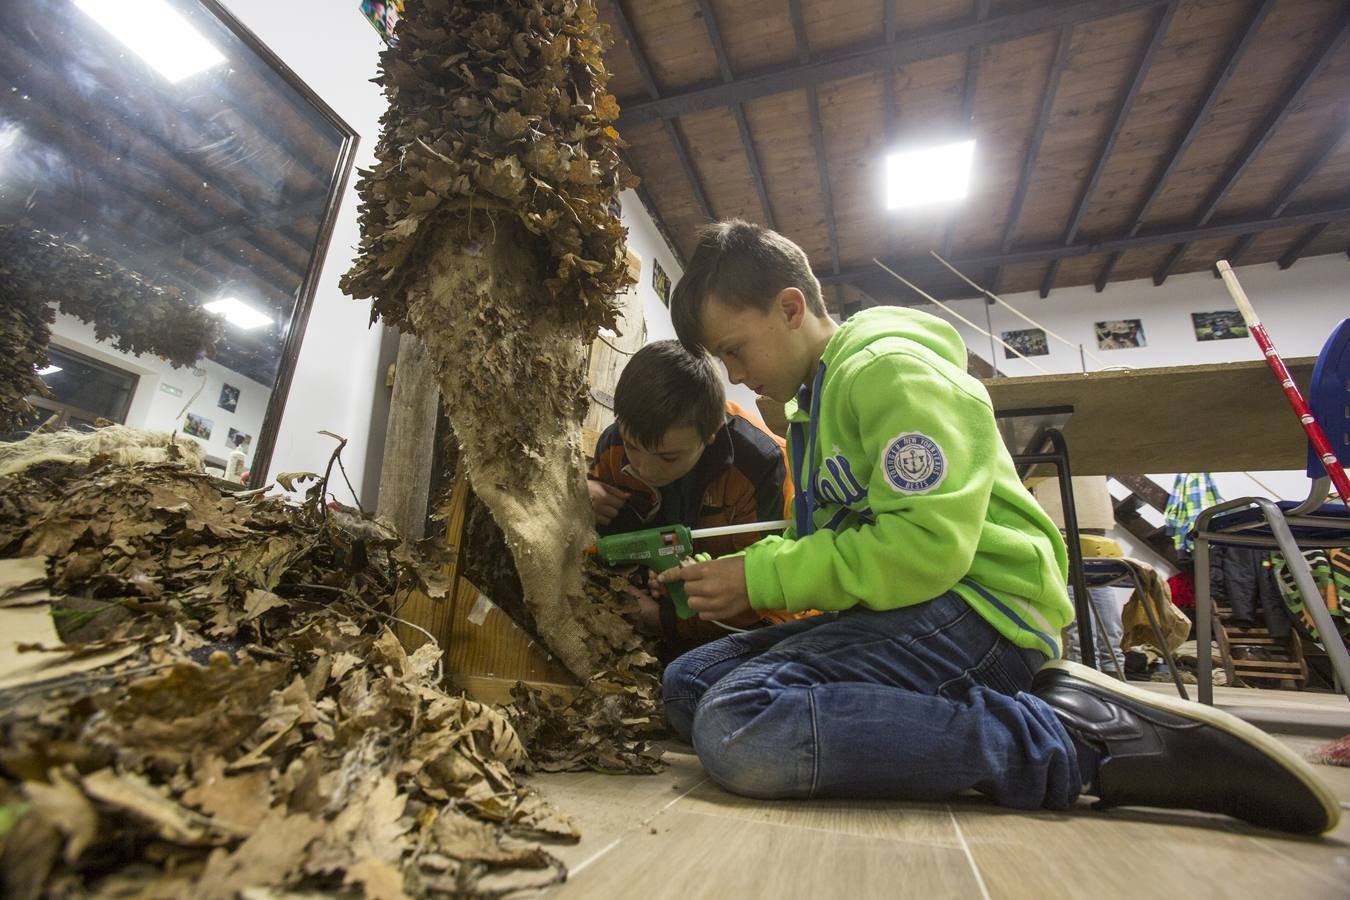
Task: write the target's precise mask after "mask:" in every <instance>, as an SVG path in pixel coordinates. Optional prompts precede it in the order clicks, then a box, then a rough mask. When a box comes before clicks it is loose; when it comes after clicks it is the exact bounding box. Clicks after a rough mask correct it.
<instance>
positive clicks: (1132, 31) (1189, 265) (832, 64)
mask: <svg viewBox="0 0 1350 900" xmlns="http://www.w3.org/2000/svg"><path fill="white" fill-rule="evenodd" d="M600 9H601V15H602V18H604V19H605V20H606V21H608V22H609V23H610V24H611V25H612V26H613V28H614V33H615V46H614V48H613V49H612V50H611V51H610V53H609V57H608V62H609V67H610V70H611V72H612V74H613V78H612V80H611V82H610V90H611V91H612V92H613V93H615V94H616V95H617V96H618V97H619V100H620V104H621V105H622V107H623V113H622V116H621V118H620V119H619V122H618V127H619V131H620V133H621V134H622V136H623V138H624V139H625V140H626V141H627V142H628V144H629V145H630V148H629V150H628V154H629V158H630V162H631V163H632V166H633V168H634V170H635V171H636V172H637V174H638V175H640V176H641V177H642V179H643V185H642V188H641V189H640V190H641V192H642V194H643V199H644V201H645V202H646V203H647V205H648V207H649V208H650V209H651V211H652V212H653V213H654V215H655V216H656V217H657V219H658V223H659V224H660V225H661V227H662V228H663V229H664V230H665V231H666V233H667V236H668V238H669V239H670V240H671V241H672V243H673V244H674V246H675V248H676V251H677V252H678V253H680V254H681V255H683V256H685V257H686V258H687V256H688V254H689V253H690V252H691V250H692V247H693V242H694V239H695V237H694V236H695V231H696V229H697V228H698V226H699V225H701V224H703V223H705V222H708V221H713V220H716V219H722V218H728V217H732V216H738V217H742V218H745V219H749V220H751V221H756V222H761V223H764V224H766V225H769V226H772V227H774V228H776V229H777V230H778V231H781V232H783V233H784V234H786V235H787V236H788V237H790V238H792V239H793V240H794V241H796V242H797V243H798V244H800V245H801V246H802V247H803V249H805V250H806V252H807V254H808V255H809V256H810V258H811V260H812V263H813V265H814V267H815V269H816V272H817V274H818V275H819V276H820V278H821V281H822V282H823V283H825V284H826V285H832V286H834V287H833V290H829V289H827V291H826V296H827V300H830V301H832V303H833V304H835V305H836V310H837V311H840V312H843V313H845V314H846V313H847V312H851V311H852V310H854V309H856V308H858V307H859V305H871V304H872V303H897V302H899V303H909V302H914V301H915V300H917V299H918V298H917V297H915V296H914V295H913V294H912V293H910V292H909V291H908V290H907V289H905V288H904V287H902V286H899V285H898V283H897V282H895V281H894V279H893V278H891V277H890V276H888V275H886V274H885V273H884V272H882V271H881V270H880V269H879V268H878V267H877V266H876V265H875V264H874V263H873V262H872V261H871V260H872V258H873V257H876V258H878V259H881V260H883V261H886V262H887V263H888V264H890V265H893V266H894V267H896V268H897V270H898V271H900V272H901V273H902V274H905V275H906V276H908V277H911V278H912V279H913V280H915V281H917V282H918V283H919V284H920V285H921V286H923V287H924V288H925V289H927V290H930V291H932V292H933V293H935V294H937V295H939V296H943V297H957V296H971V295H972V292H971V291H970V290H969V288H965V286H964V285H962V284H961V283H960V282H958V281H957V280H956V279H955V278H954V277H953V276H950V275H949V274H947V273H946V272H945V271H944V270H942V269H941V268H940V267H939V266H938V265H937V263H936V262H935V261H934V260H933V259H932V258H931V257H930V256H929V255H928V253H929V251H930V250H936V251H938V252H940V253H943V255H945V256H946V257H947V258H948V259H950V260H952V261H953V262H954V263H955V264H956V265H957V266H958V267H959V268H961V269H962V270H963V271H964V272H966V273H967V274H968V275H970V276H971V277H973V278H975V279H977V280H981V281H982V283H983V284H985V285H986V286H988V287H991V288H992V289H993V290H995V291H999V292H1004V293H1012V292H1017V291H1030V290H1038V291H1040V293H1041V295H1042V296H1045V295H1046V294H1048V292H1049V291H1050V290H1052V289H1053V288H1056V287H1065V286H1069V285H1083V284H1095V285H1096V287H1097V289H1098V290H1101V289H1103V287H1104V286H1105V285H1106V284H1107V283H1108V282H1112V281H1124V280H1129V279H1138V278H1148V277H1151V278H1152V279H1153V281H1154V283H1155V284H1162V283H1163V281H1164V280H1165V279H1166V278H1167V277H1168V276H1169V275H1174V274H1178V273H1182V272H1190V271H1196V270H1201V269H1208V268H1211V267H1212V265H1213V263H1214V261H1215V260H1216V259H1219V258H1224V257H1226V258H1228V259H1230V260H1232V261H1234V263H1235V264H1252V263H1261V262H1269V261H1278V262H1279V264H1280V266H1281V267H1288V266H1290V265H1293V264H1294V263H1295V262H1296V261H1297V260H1298V259H1299V258H1300V257H1302V256H1310V255H1316V254H1323V253H1333V252H1336V253H1339V252H1342V251H1345V250H1346V248H1347V247H1350V140H1346V139H1345V138H1346V137H1347V132H1350V118H1347V113H1348V112H1350V42H1348V41H1347V40H1346V37H1347V36H1348V35H1350V4H1347V3H1345V2H1337V0H1172V2H1165V0H1053V2H1039V3H1029V2H1025V0H1022V2H1014V0H992V2H990V0H830V2H826V0H602V2H601V3H600ZM967 137H973V138H974V139H975V140H976V159H975V167H974V173H973V176H972V179H973V180H972V187H971V192H970V195H969V196H968V197H967V198H966V199H965V200H963V201H959V202H957V203H953V204H946V205H940V206H932V207H926V208H918V209H915V210H910V211H903V212H888V211H887V210H885V209H884V208H883V199H882V165H883V162H882V161H883V158H884V155H885V153H886V152H887V151H888V150H889V149H891V148H901V149H903V148H906V147H910V146H924V145H929V144H933V143H938V142H941V141H944V140H948V139H964V138H967Z"/></svg>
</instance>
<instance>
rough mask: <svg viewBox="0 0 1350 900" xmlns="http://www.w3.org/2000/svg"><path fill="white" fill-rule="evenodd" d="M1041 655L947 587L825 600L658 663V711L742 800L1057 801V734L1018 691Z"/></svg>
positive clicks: (1070, 750)
mask: <svg viewBox="0 0 1350 900" xmlns="http://www.w3.org/2000/svg"><path fill="white" fill-rule="evenodd" d="M1044 661H1045V656H1044V654H1042V653H1038V652H1036V651H1034V650H1023V649H1021V648H1019V647H1017V646H1016V645H1014V644H1013V643H1012V642H1010V641H1008V640H1007V639H1005V638H1004V637H1003V636H1002V635H1000V634H999V633H998V632H997V631H995V630H994V628H993V626H991V625H989V623H987V622H986V621H985V620H984V619H983V618H981V617H980V615H979V613H977V612H975V610H973V609H971V608H970V607H969V606H968V605H967V604H966V602H965V601H964V600H962V599H961V598H960V597H959V596H957V595H955V594H944V595H943V596H941V597H938V598H936V599H934V600H930V601H928V602H926V603H920V604H918V605H916V606H908V607H904V608H902V609H895V610H888V611H884V612H876V611H873V610H868V609H862V608H858V609H853V610H848V611H846V612H842V613H826V614H824V615H820V616H815V617H812V618H808V619H801V620H798V621H795V622H789V623H786V624H783V625H775V626H771V627H769V628H762V629H758V630H755V631H749V632H745V633H743V634H734V635H731V636H729V637H725V638H722V639H720V640H717V641H713V642H712V643H710V644H705V645H703V646H702V647H698V648H696V649H694V650H692V651H690V652H689V653H686V654H684V655H683V656H681V657H679V658H678V659H676V660H675V661H674V662H673V663H671V664H670V666H668V667H667V669H666V674H665V685H664V696H665V707H666V718H667V720H668V721H669V723H670V726H671V728H672V729H674V731H675V732H676V733H677V734H678V735H679V736H680V737H682V738H684V739H685V740H688V741H691V742H692V743H693V745H694V749H695V750H696V751H697V752H698V756H699V760H700V761H701V762H702V763H703V767H704V769H706V770H707V772H708V775H709V776H711V777H712V779H713V780H714V781H716V782H717V783H718V784H720V785H721V786H722V787H724V788H726V789H727V790H729V791H732V792H733V793H737V794H743V795H745V796H748V797H763V798H789V797H793V798H795V797H862V798H892V799H904V800H936V799H941V798H946V797H950V796H952V795H954V794H957V793H960V792H961V791H964V790H967V789H974V790H976V791H979V792H980V793H981V794H984V795H986V796H988V797H990V798H991V799H993V800H994V801H996V802H998V803H1001V804H1003V805H1005V806H1011V807H1016V808H1020V809H1036V808H1040V807H1048V808H1050V809H1064V808H1066V807H1067V806H1069V804H1071V803H1072V802H1073V801H1074V799H1075V798H1076V797H1077V796H1078V792H1079V790H1080V788H1081V786H1082V782H1081V781H1080V776H1079V768H1078V757H1077V754H1076V752H1075V750H1074V745H1073V743H1072V741H1071V740H1070V739H1069V735H1068V733H1067V732H1066V731H1065V730H1064V727H1063V726H1062V725H1061V724H1060V722H1059V719H1058V718H1057V717H1056V715H1055V713H1054V712H1053V711H1052V710H1051V709H1050V707H1049V706H1047V705H1046V704H1045V703H1044V702H1042V701H1041V700H1039V699H1038V698H1036V697H1034V696H1032V695H1031V694H1029V693H1025V691H1026V690H1027V689H1028V688H1029V687H1030V685H1031V678H1032V675H1034V674H1035V672H1036V670H1037V669H1038V668H1039V667H1040V665H1041V664H1042V663H1043V662H1044Z"/></svg>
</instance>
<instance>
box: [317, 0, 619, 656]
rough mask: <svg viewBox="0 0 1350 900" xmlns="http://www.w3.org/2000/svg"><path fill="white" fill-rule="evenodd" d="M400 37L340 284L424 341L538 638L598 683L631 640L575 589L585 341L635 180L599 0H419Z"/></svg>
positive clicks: (610, 300)
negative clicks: (624, 153) (611, 85)
mask: <svg viewBox="0 0 1350 900" xmlns="http://www.w3.org/2000/svg"><path fill="white" fill-rule="evenodd" d="M397 38H398V44H397V46H396V47H394V48H391V49H390V50H387V51H385V53H384V54H383V56H382V70H381V77H380V81H381V83H382V84H383V86H384V88H385V93H386V95H387V96H388V98H389V109H388V111H387V112H386V113H385V115H384V118H383V119H382V130H381V135H380V141H379V144H378V146H377V147H376V156H377V159H378V162H377V164H376V166H375V168H374V169H373V170H369V171H365V170H363V171H362V173H361V175H362V178H361V182H360V184H359V191H360V194H361V199H362V207H361V225H362V240H361V254H360V258H359V259H358V260H357V262H356V264H355V265H354V266H353V268H352V270H351V271H350V272H349V273H348V274H347V275H346V277H345V278H344V280H343V289H344V290H346V291H347V292H348V293H350V294H351V295H352V296H354V297H358V298H364V297H370V298H373V299H374V312H373V315H374V316H376V317H383V318H384V319H385V320H387V321H389V322H390V323H392V324H394V325H396V326H398V327H399V328H400V329H402V330H404V331H411V332H412V333H415V334H417V335H419V336H420V337H421V338H422V340H423V342H424V343H425V344H426V346H427V350H428V353H429V355H430V357H431V358H432V360H433V362H434V365H435V367H436V371H437V376H438V379H439V382H440V386H441V393H442V396H443V398H444V403H445V408H446V412H447V414H448V416H449V418H450V422H451V424H452V426H453V427H454V430H455V435H456V437H457V438H458V439H459V441H460V442H461V444H462V445H463V454H464V460H465V464H466V471H467V473H468V476H469V480H470V482H471V483H472V485H473V487H474V490H475V491H476V492H477V493H478V495H479V496H480V497H481V498H482V499H483V501H484V502H485V503H486V504H487V505H488V507H489V508H490V509H491V510H492V513H493V516H494V517H495V518H496V519H497V521H498V523H499V524H500V525H501V526H502V530H503V531H504V532H505V534H506V537H507V543H508V545H509V546H510V548H511V551H512V554H513V556H514V558H515V562H516V568H517V570H518V572H519V573H520V577H521V583H522V585H523V587H524V590H525V599H526V602H527V603H528V604H529V606H530V610H531V612H532V613H533V615H534V618H535V622H536V624H537V626H538V628H539V631H540V634H541V635H542V636H543V637H544V639H545V640H546V641H547V642H548V644H549V646H550V649H552V651H553V652H554V653H555V654H556V655H557V656H558V657H559V659H561V660H562V661H563V663H564V664H565V665H567V666H568V668H569V669H570V670H571V671H572V672H573V673H575V674H576V675H578V676H579V677H581V678H586V677H588V676H590V675H591V674H593V673H594V672H596V671H597V670H598V669H599V668H600V667H601V666H602V665H603V664H604V663H605V662H606V661H607V660H608V659H610V658H612V656H613V651H615V650H617V649H619V648H621V647H625V646H631V644H632V642H633V633H632V630H631V628H630V627H629V626H628V624H627V623H626V622H624V620H623V619H622V618H621V617H620V616H619V615H617V614H616V613H614V612H613V611H611V610H610V609H609V608H606V607H604V606H602V605H600V604H598V603H594V602H592V601H590V600H588V599H587V597H586V596H585V593H584V591H583V588H582V583H583V579H582V561H583V550H582V548H583V547H584V546H585V545H586V544H587V543H589V541H590V540H591V538H592V531H591V528H590V526H589V522H590V516H591V513H590V505H589V501H588V499H587V494H586V486H585V464H584V460H583V456H582V451H581V429H580V421H581V417H582V415H583V413H584V410H585V404H586V402H587V401H586V391H585V388H586V385H585V372H584V366H583V364H584V361H585V360H584V347H585V346H587V345H588V344H589V342H590V340H591V339H592V338H593V337H594V335H595V333H596V330H597V329H598V328H599V327H600V326H602V325H604V326H613V324H614V321H615V303H614V297H615V295H616V294H618V293H619V292H620V291H621V290H623V289H624V288H625V287H626V286H627V285H628V283H629V280H628V274H627V267H626V264H625V254H624V245H623V239H624V230H623V228H622V227H621V226H620V224H619V222H618V218H617V216H616V214H615V210H616V209H617V204H616V200H617V195H618V192H619V191H620V190H621V189H623V188H624V187H628V186H630V185H632V184H634V183H635V179H633V177H632V176H631V174H630V173H629V172H628V170H627V168H626V167H625V166H624V165H623V163H622V161H621V160H620V158H619V156H618V152H617V151H618V148H619V146H620V141H619V136H618V133H617V132H615V130H614V128H613V127H612V126H611V125H610V124H609V123H610V122H612V121H613V119H614V118H615V117H616V116H617V115H618V106H617V104H616V103H615V102H614V98H613V97H612V96H610V95H609V94H607V93H606V91H605V84H606V81H607V80H608V75H607V73H606V72H605V69H604V64H603V62H602V60H601V56H600V54H601V50H602V48H603V46H604V45H605V44H606V43H607V41H608V36H607V35H606V34H604V33H603V26H601V25H600V24H599V22H598V21H597V18H596V13H595V7H594V5H593V4H592V3H590V2H575V0H533V2H529V0H491V2H449V0H410V2H409V3H408V6H407V8H406V10H405V16H404V18H403V20H402V22H401V23H400V25H399V29H398V34H397Z"/></svg>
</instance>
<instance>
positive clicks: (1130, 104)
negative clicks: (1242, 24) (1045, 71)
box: [1041, 0, 1177, 297]
mask: <svg viewBox="0 0 1350 900" xmlns="http://www.w3.org/2000/svg"><path fill="white" fill-rule="evenodd" d="M1176 11H1177V0H1173V2H1171V3H1168V4H1167V6H1165V7H1163V9H1162V10H1161V11H1160V12H1159V14H1158V20H1157V22H1155V23H1154V25H1153V33H1152V35H1151V36H1150V37H1149V39H1148V44H1147V45H1146V46H1145V47H1144V53H1143V55H1142V56H1140V57H1139V64H1138V65H1137V66H1136V67H1135V70H1134V77H1133V78H1132V79H1130V86H1129V88H1128V89H1126V91H1125V96H1124V97H1122V98H1121V100H1120V109H1119V110H1118V111H1117V112H1116V120H1115V122H1114V123H1112V125H1111V130H1110V131H1109V132H1108V133H1107V135H1106V138H1105V139H1104V140H1103V141H1102V145H1101V149H1100V150H1098V151H1097V161H1096V163H1094V164H1093V166H1092V174H1090V175H1089V176H1088V179H1087V182H1086V183H1085V184H1084V185H1083V193H1082V194H1081V195H1080V196H1079V198H1078V205H1077V206H1076V207H1074V211H1073V216H1072V217H1071V218H1070V219H1069V224H1068V227H1066V228H1065V229H1064V241H1063V243H1064V245H1065V246H1068V245H1069V244H1072V243H1073V242H1074V241H1075V240H1076V239H1077V238H1078V229H1079V228H1080V227H1082V224H1083V216H1084V215H1086V214H1087V209H1088V203H1089V202H1090V201H1091V199H1092V194H1093V192H1094V191H1096V190H1097V183H1098V182H1099V181H1101V178H1102V173H1103V172H1105V171H1106V163H1107V161H1108V160H1109V159H1110V158H1111V151H1113V150H1114V149H1115V147H1116V141H1117V140H1119V138H1120V133H1121V132H1122V131H1124V129H1125V120H1126V119H1128V118H1129V115H1130V110H1131V109H1133V108H1134V101H1135V98H1136V97H1138V96H1139V89H1140V88H1141V87H1142V86H1143V84H1144V78H1145V77H1146V76H1147V75H1148V70H1149V66H1150V65H1152V63H1153V57H1154V55H1155V54H1156V53H1157V52H1158V48H1159V47H1161V46H1162V43H1163V38H1164V37H1165V36H1166V35H1167V29H1168V28H1169V27H1170V26H1171V24H1172V17H1173V16H1174V15H1175V14H1176ZM1060 263H1061V260H1058V259H1055V260H1051V261H1050V267H1049V268H1048V269H1047V270H1046V272H1045V279H1044V280H1043V281H1042V282H1041V296H1042V297H1048V296H1049V295H1050V289H1051V288H1053V287H1054V285H1055V277H1056V276H1057V275H1058V274H1059V266H1060Z"/></svg>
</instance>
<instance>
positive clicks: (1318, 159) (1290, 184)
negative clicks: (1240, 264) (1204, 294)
mask: <svg viewBox="0 0 1350 900" xmlns="http://www.w3.org/2000/svg"><path fill="white" fill-rule="evenodd" d="M1347 136H1350V127H1347V128H1343V129H1341V130H1340V131H1338V132H1336V133H1335V134H1333V135H1332V136H1331V137H1330V138H1328V139H1327V140H1326V141H1324V142H1323V144H1322V146H1321V147H1319V148H1318V149H1317V150H1316V151H1315V152H1314V153H1313V154H1312V155H1311V156H1309V157H1308V160H1307V162H1305V163H1304V164H1303V166H1302V168H1300V169H1299V170H1298V171H1297V172H1295V173H1294V176H1293V177H1292V178H1290V179H1289V180H1288V181H1287V182H1285V185H1284V187H1283V188H1282V189H1281V190H1280V194H1279V196H1278V197H1276V198H1275V202H1274V203H1272V204H1271V206H1270V210H1269V211H1268V212H1267V213H1266V218H1268V219H1276V218H1279V217H1280V216H1282V215H1284V211H1285V208H1286V207H1288V206H1289V201H1291V200H1293V199H1294V195H1295V194H1297V193H1298V192H1299V191H1300V190H1302V189H1303V186H1304V185H1305V184H1307V183H1308V181H1309V179H1311V178H1312V176H1313V174H1314V173H1316V172H1317V170H1318V169H1320V168H1321V167H1322V164H1323V163H1325V162H1326V161H1327V160H1328V159H1329V158H1330V157H1331V154H1332V153H1334V152H1336V148H1337V147H1338V146H1339V145H1340V143H1341V141H1343V140H1345V138H1346V137H1347ZM1255 238H1256V235H1254V234H1244V235H1243V236H1242V237H1240V238H1238V239H1237V240H1236V241H1235V242H1234V243H1233V246H1232V247H1231V248H1230V249H1229V251H1228V254H1227V257H1226V258H1227V259H1229V260H1231V261H1232V263H1233V264H1234V265H1237V261H1238V259H1239V258H1240V257H1241V256H1242V254H1244V253H1246V252H1247V248H1248V247H1250V246H1251V243H1252V241H1253V240H1255ZM1214 277H1215V278H1218V277H1219V273H1218V270H1215V272H1214Z"/></svg>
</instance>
